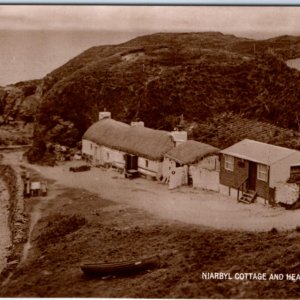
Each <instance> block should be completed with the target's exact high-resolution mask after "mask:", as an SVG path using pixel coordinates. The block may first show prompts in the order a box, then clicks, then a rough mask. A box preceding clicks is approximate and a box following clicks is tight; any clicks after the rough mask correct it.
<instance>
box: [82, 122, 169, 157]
mask: <svg viewBox="0 0 300 300" xmlns="http://www.w3.org/2000/svg"><path fill="white" fill-rule="evenodd" d="M83 139H86V140H90V141H93V142H95V143H97V144H98V145H103V146H106V147H109V148H112V149H116V150H120V151H124V152H126V153H130V154H134V155H138V156H141V157H145V158H149V159H152V160H162V159H163V156H164V154H165V153H166V152H167V151H169V150H170V149H172V148H173V147H174V142H173V140H172V137H171V136H170V135H169V133H168V132H167V131H162V130H154V129H151V128H146V127H132V126H129V125H127V124H125V123H122V122H118V121H115V120H113V119H103V120H100V121H98V122H96V123H95V124H93V125H92V126H91V127H90V128H89V129H88V130H87V131H86V132H85V134H84V135H83Z"/></svg>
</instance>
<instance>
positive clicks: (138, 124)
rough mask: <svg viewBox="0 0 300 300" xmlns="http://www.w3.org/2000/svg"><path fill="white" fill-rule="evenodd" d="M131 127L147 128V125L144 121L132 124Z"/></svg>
mask: <svg viewBox="0 0 300 300" xmlns="http://www.w3.org/2000/svg"><path fill="white" fill-rule="evenodd" d="M130 125H131V126H132V127H145V124H144V122H143V121H139V122H131V123H130Z"/></svg>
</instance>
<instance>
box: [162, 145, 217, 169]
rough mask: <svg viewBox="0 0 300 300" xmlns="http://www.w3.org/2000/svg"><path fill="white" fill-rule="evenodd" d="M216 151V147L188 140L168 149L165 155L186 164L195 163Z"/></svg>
mask: <svg viewBox="0 0 300 300" xmlns="http://www.w3.org/2000/svg"><path fill="white" fill-rule="evenodd" d="M218 152H219V149H218V148H215V147H213V146H211V145H208V144H204V143H200V142H196V141H192V140H190V141H186V142H184V143H182V144H180V145H178V146H177V147H175V148H173V149H172V150H170V151H168V152H167V153H166V154H165V156H166V157H168V158H171V159H173V160H175V161H176V162H178V163H180V164H184V165H186V164H191V163H195V162H197V161H199V160H201V159H203V158H205V157H206V156H208V155H212V154H216V153H218Z"/></svg>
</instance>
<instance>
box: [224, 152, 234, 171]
mask: <svg viewBox="0 0 300 300" xmlns="http://www.w3.org/2000/svg"><path fill="white" fill-rule="evenodd" d="M230 166H231V167H230ZM224 168H225V170H227V171H230V172H233V171H234V156H232V155H228V154H225V155H224Z"/></svg>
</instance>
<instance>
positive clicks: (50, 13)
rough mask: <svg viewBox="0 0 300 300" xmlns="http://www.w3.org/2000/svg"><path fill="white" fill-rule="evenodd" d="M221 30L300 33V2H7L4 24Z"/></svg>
mask: <svg viewBox="0 0 300 300" xmlns="http://www.w3.org/2000/svg"><path fill="white" fill-rule="evenodd" d="M4 29H12V30H19V29H33V30H36V29H40V30H41V29H42V30H48V29H50V30H62V29H63V30H111V31H141V32H165V31H169V32H170V31H173V32H174V31H221V32H223V33H232V34H236V35H239V36H241V35H242V36H245V35H246V36H249V37H259V38H268V37H273V36H276V35H281V34H291V35H300V6H299V7H275V6H274V7H236V6H234V7H232V6H231V7H225V6H224V7H221V6H217V7H214V6H211V7H208V6H185V7H184V6H101V5H100V6H29V5H28V6H19V5H17V6H5V5H0V30H4Z"/></svg>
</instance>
